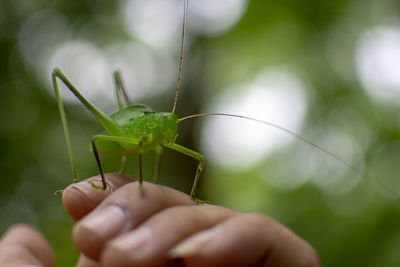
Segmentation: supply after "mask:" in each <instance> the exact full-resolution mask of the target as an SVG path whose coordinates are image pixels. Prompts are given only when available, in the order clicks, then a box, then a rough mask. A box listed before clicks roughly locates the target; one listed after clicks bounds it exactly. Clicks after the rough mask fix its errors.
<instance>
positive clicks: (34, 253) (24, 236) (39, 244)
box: [0, 224, 54, 267]
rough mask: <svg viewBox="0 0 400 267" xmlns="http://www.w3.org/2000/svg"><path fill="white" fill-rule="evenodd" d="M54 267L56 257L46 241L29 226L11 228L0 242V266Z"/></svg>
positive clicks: (21, 225)
mask: <svg viewBox="0 0 400 267" xmlns="http://www.w3.org/2000/svg"><path fill="white" fill-rule="evenodd" d="M24 265H32V266H36V265H37V266H47V267H49V266H53V265H54V256H53V252H52V249H51V247H50V245H49V244H48V243H47V241H46V239H45V238H44V237H43V236H42V235H41V234H40V233H39V232H38V231H37V230H35V229H33V228H32V227H30V226H28V225H24V224H17V225H15V226H13V227H11V228H10V229H9V230H8V231H7V232H6V233H5V234H4V236H3V238H2V239H1V241H0V266H24Z"/></svg>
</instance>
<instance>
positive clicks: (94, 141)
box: [91, 136, 107, 190]
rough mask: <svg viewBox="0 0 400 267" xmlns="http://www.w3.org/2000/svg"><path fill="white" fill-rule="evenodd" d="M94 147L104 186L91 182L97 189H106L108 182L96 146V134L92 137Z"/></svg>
mask: <svg viewBox="0 0 400 267" xmlns="http://www.w3.org/2000/svg"><path fill="white" fill-rule="evenodd" d="M92 147H93V153H94V157H95V158H96V162H97V166H99V171H100V176H101V181H102V182H103V187H101V186H97V185H95V184H93V183H91V184H92V186H93V187H94V188H96V189H101V190H106V189H107V182H106V178H105V177H104V172H103V168H102V167H101V162H100V157H99V152H98V151H97V147H96V136H93V137H92Z"/></svg>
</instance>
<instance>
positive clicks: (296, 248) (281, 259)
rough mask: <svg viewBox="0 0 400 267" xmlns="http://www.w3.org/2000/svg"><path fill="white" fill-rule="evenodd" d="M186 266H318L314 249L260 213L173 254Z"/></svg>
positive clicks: (198, 236) (243, 216) (228, 223)
mask: <svg viewBox="0 0 400 267" xmlns="http://www.w3.org/2000/svg"><path fill="white" fill-rule="evenodd" d="M170 255H171V256H172V257H173V258H182V259H183V260H184V262H185V264H186V266H190V267H195V266H276V267H280V266H282V267H284V266H285V267H290V266H293V267H299V266H300V267H301V266H307V267H314V266H315V267H316V266H319V260H318V256H317V254H316V253H315V251H314V249H313V248H312V247H311V246H310V245H308V244H307V243H306V242H305V241H304V240H302V239H301V238H299V237H298V236H297V235H295V234H294V233H293V232H291V231H290V230H289V229H287V228H286V227H284V226H283V225H281V224H279V223H277V222H275V221H274V220H272V219H270V218H268V217H266V216H264V215H261V214H256V213H239V214H237V215H235V216H233V217H231V218H229V219H227V220H225V221H223V222H222V223H221V224H219V225H217V226H215V227H212V228H210V229H207V230H204V231H201V232H199V233H197V234H196V235H194V236H191V237H189V238H188V239H187V240H184V241H183V242H181V243H180V244H178V245H177V246H176V247H175V248H173V249H172V250H171V251H170Z"/></svg>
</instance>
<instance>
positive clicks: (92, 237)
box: [73, 182, 194, 260]
mask: <svg viewBox="0 0 400 267" xmlns="http://www.w3.org/2000/svg"><path fill="white" fill-rule="evenodd" d="M143 186H144V191H142V190H141V189H140V187H139V184H138V183H137V182H134V183H129V184H126V185H124V186H123V187H121V188H120V189H118V190H116V191H115V192H114V193H113V194H112V195H110V196H109V197H108V198H107V199H106V200H104V201H103V202H102V203H101V204H100V205H99V206H98V207H97V208H96V210H94V211H93V212H92V213H90V214H89V215H88V216H87V217H85V218H83V219H82V220H81V221H79V222H78V223H77V224H76V225H75V227H74V229H73V240H74V243H75V246H76V247H77V248H78V249H79V250H80V251H81V252H83V253H84V254H85V255H86V256H88V257H89V258H91V259H94V260H98V259H99V256H100V253H101V250H102V248H103V246H104V244H105V243H106V242H107V241H109V240H110V239H111V238H113V237H115V236H117V235H118V234H120V233H123V232H126V231H128V230H130V229H132V228H134V227H136V226H137V225H139V224H140V223H142V222H143V221H144V220H146V219H147V218H148V217H150V216H151V215H153V214H154V213H157V212H158V211H160V210H163V209H165V208H168V207H172V206H177V205H194V202H193V201H192V199H191V197H190V196H188V195H186V194H184V193H182V192H179V191H176V190H174V189H171V188H168V187H165V186H160V185H155V184H152V183H144V185H143Z"/></svg>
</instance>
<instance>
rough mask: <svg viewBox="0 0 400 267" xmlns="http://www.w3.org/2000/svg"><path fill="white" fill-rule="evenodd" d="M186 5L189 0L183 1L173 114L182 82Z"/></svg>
mask: <svg viewBox="0 0 400 267" xmlns="http://www.w3.org/2000/svg"><path fill="white" fill-rule="evenodd" d="M188 5H189V0H184V7H183V23H182V41H181V57H180V61H179V71H178V84H177V85H176V92H175V100H174V106H173V107H172V111H171V113H174V112H175V108H176V103H177V102H178V95H179V90H180V85H181V80H182V66H183V51H184V49H185V33H186V18H187V11H188Z"/></svg>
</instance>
